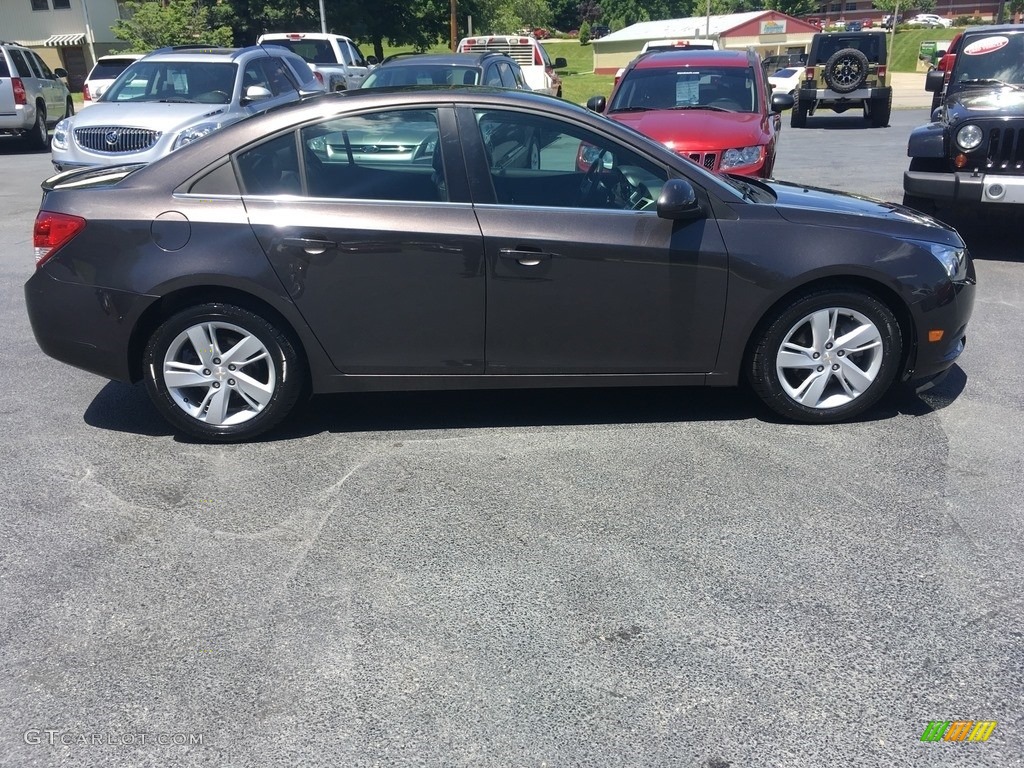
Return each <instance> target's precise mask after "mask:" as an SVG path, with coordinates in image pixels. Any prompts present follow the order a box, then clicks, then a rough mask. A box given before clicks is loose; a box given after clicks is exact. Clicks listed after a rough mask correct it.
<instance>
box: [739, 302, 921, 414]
mask: <svg viewBox="0 0 1024 768" xmlns="http://www.w3.org/2000/svg"><path fill="white" fill-rule="evenodd" d="M902 350H903V338H902V334H901V332H900V327H899V323H898V322H897V321H896V318H895V316H894V315H893V313H892V311H891V310H890V309H889V308H888V307H887V306H886V305H885V304H883V303H882V302H881V301H879V300H878V299H876V298H875V297H873V296H871V295H869V294H866V293H861V292H856V291H840V290H821V291H816V292H814V293H810V294H807V295H805V296H802V297H800V298H798V299H796V300H795V301H793V302H792V303H791V304H789V305H788V306H787V307H784V308H782V309H781V310H780V311H779V312H778V313H776V314H775V315H774V317H773V318H772V319H770V320H769V321H768V323H767V325H765V326H763V327H762V332H761V336H760V338H759V340H758V342H757V346H756V347H755V348H754V354H753V356H752V358H751V367H750V379H751V383H752V385H753V387H754V390H755V391H756V392H757V394H758V395H759V396H760V397H761V399H762V400H763V401H764V402H765V403H766V404H767V405H768V407H770V408H771V409H772V410H774V411H775V412H776V413H778V414H780V415H782V416H786V417H787V418H791V419H796V420H798V421H808V422H831V421H839V420H842V419H849V418H852V417H854V416H857V415H859V414H861V413H863V412H864V411H865V410H867V409H868V408H870V407H871V406H872V405H874V404H875V403H876V402H877V401H878V399H879V398H880V397H882V395H884V394H885V392H886V391H887V390H888V389H889V387H890V386H891V385H892V382H893V380H894V379H895V377H896V372H897V368H898V366H899V361H900V356H901V354H902Z"/></svg>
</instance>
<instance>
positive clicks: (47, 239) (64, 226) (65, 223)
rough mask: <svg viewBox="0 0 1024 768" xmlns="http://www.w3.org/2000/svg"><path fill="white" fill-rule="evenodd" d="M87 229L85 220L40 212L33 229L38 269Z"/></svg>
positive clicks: (64, 214)
mask: <svg viewBox="0 0 1024 768" xmlns="http://www.w3.org/2000/svg"><path fill="white" fill-rule="evenodd" d="M83 229H85V219H83V218H81V217H80V216H69V215H68V214H66V213H51V212H50V211H40V212H39V213H38V214H36V223H35V226H34V227H33V228H32V245H33V246H34V247H35V251H36V268H37V269H38V268H39V267H41V266H43V264H45V263H46V261H47V260H48V259H49V258H50V257H51V256H53V254H54V253H56V252H57V249H58V248H60V247H61V246H62V245H64V244H65V243H67V242H68V241H69V240H71V238H73V237H74V236H75V235H77V234H78V233H79V232H81V231H82V230H83Z"/></svg>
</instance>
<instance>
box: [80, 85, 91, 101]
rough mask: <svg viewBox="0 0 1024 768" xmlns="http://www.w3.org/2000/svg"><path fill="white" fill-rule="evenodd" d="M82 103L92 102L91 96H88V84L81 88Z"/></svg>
mask: <svg viewBox="0 0 1024 768" xmlns="http://www.w3.org/2000/svg"><path fill="white" fill-rule="evenodd" d="M82 101H92V96H90V95H89V84H88V83H86V84H85V85H83V86H82Z"/></svg>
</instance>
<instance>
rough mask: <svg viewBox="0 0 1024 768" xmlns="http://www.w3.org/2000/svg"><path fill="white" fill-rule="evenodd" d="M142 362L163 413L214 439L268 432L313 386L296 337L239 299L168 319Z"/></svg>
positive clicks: (200, 435) (149, 389)
mask: <svg viewBox="0 0 1024 768" xmlns="http://www.w3.org/2000/svg"><path fill="white" fill-rule="evenodd" d="M142 362H143V372H144V379H145V382H146V390H147V392H148V393H149V396H150V399H151V400H152V401H153V404H154V405H155V406H156V408H157V410H158V411H160V415H161V416H163V417H164V418H165V419H166V420H167V421H169V422H170V423H171V424H172V425H173V426H174V427H177V428H178V429H179V430H181V431H182V432H185V433H187V434H189V435H192V436H194V437H197V438H199V439H201V440H207V441H211V442H221V443H227V442H235V441H240V440H249V439H251V438H253V437H256V436H257V435H260V434H262V433H263V432H266V431H267V430H268V429H271V428H272V427H274V426H276V425H277V424H278V423H279V422H280V421H281V420H282V419H284V417H285V416H287V415H288V414H289V413H290V412H291V410H292V409H293V408H294V406H295V404H296V402H297V401H298V399H299V397H300V395H301V394H302V393H303V391H304V390H305V386H306V368H305V365H304V364H303V362H302V359H301V353H300V352H299V345H298V343H297V342H295V341H293V339H292V338H291V334H290V333H288V332H286V330H285V329H283V328H280V327H278V326H277V325H275V324H274V323H273V322H272V321H270V320H267V319H266V318H264V317H261V316H260V315H258V314H256V313H255V312H251V311H249V310H247V309H243V308H242V307H237V306H234V305H231V304H221V303H208V304H200V305H197V306H192V307H188V308H186V309H183V310H182V311H180V312H178V313H177V314H176V315H173V316H172V317H170V318H168V319H167V320H166V321H164V323H163V324H162V325H160V327H159V328H157V329H156V331H155V332H154V333H153V335H152V336H151V337H150V339H149V342H148V343H147V344H146V349H145V351H144V352H143V361H142Z"/></svg>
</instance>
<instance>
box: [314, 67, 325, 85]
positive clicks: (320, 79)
mask: <svg viewBox="0 0 1024 768" xmlns="http://www.w3.org/2000/svg"><path fill="white" fill-rule="evenodd" d="M313 77H315V78H316V81H317V82H318V83H320V85H323V84H324V76H323V75H322V74H320V73H319V72H317V71H316V70H313Z"/></svg>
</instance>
